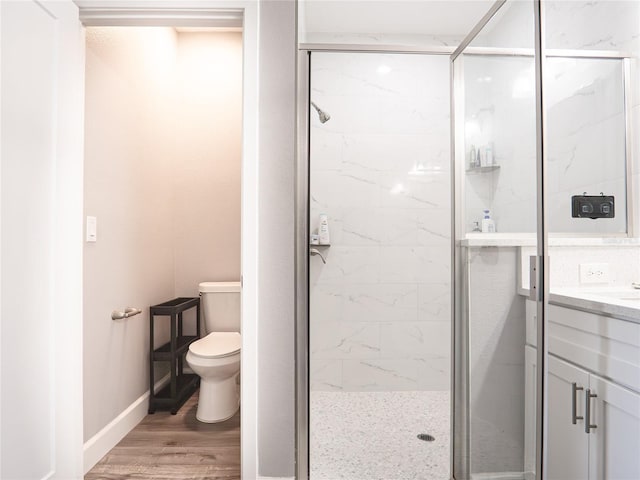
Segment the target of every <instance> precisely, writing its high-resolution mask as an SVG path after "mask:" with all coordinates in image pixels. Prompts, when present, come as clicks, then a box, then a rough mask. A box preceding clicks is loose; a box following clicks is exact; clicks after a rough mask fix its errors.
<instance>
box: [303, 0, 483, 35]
mask: <svg viewBox="0 0 640 480" xmlns="http://www.w3.org/2000/svg"><path fill="white" fill-rule="evenodd" d="M493 3H494V1H493V0H300V4H299V5H300V12H301V16H300V22H301V25H300V27H301V31H302V32H326V33H351V34H354V33H355V34H367V33H369V34H370V33H378V34H405V35H406V34H424V35H458V36H460V35H462V36H464V35H466V34H467V33H469V31H470V30H471V29H472V28H473V27H474V25H475V24H476V23H477V22H478V21H479V20H480V19H481V18H482V16H483V15H484V14H485V13H486V12H487V10H489V8H490V7H491V5H492V4H493Z"/></svg>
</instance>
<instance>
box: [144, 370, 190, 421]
mask: <svg viewBox="0 0 640 480" xmlns="http://www.w3.org/2000/svg"><path fill="white" fill-rule="evenodd" d="M199 380H200V378H199V377H198V375H195V374H190V373H184V374H182V375H178V376H177V377H176V391H175V395H173V394H172V392H171V384H170V383H169V384H167V385H165V386H164V387H163V388H161V389H160V391H158V392H157V393H156V394H155V395H154V411H151V408H150V409H149V413H154V412H155V408H158V409H168V410H171V414H172V415H175V414H176V413H178V410H179V409H180V407H181V406H182V405H184V402H186V401H187V400H188V399H189V397H190V396H191V395H193V393H194V392H195V391H196V389H197V388H198V383H199Z"/></svg>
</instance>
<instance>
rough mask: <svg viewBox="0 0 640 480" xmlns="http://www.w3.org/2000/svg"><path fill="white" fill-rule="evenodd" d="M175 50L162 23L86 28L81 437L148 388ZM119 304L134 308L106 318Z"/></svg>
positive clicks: (168, 294) (169, 242) (167, 294)
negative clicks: (93, 234) (90, 236)
mask: <svg viewBox="0 0 640 480" xmlns="http://www.w3.org/2000/svg"><path fill="white" fill-rule="evenodd" d="M175 55H176V38H175V31H174V30H173V29H171V28H154V29H141V28H128V29H113V28H90V29H87V53H86V109H85V139H86V143H85V184H84V191H85V214H86V215H94V216H96V217H97V219H98V241H97V242H96V243H86V244H85V249H84V405H85V416H84V418H85V421H84V431H85V441H86V440H88V439H89V438H91V437H92V436H93V435H95V434H96V433H97V432H98V431H100V429H101V428H102V427H104V426H105V425H106V424H108V423H109V422H110V421H111V420H113V419H114V418H115V417H116V416H117V415H118V414H120V413H121V412H122V411H123V410H125V409H126V408H127V407H128V406H129V405H130V404H131V403H132V402H133V401H134V400H135V399H137V398H138V397H139V396H140V395H142V394H143V393H144V392H145V391H146V390H147V389H148V353H149V338H148V336H149V335H148V331H149V330H148V329H149V325H148V324H149V321H148V307H149V306H150V305H153V304H155V303H158V302H162V301H164V300H168V299H171V298H173V295H174V281H173V275H174V273H173V270H174V269H173V256H174V252H173V225H172V222H171V209H172V200H173V198H172V192H171V184H172V175H171V173H172V166H171V162H172V154H173V149H172V148H167V147H171V144H167V143H166V142H165V141H163V140H164V139H168V138H172V137H173V132H172V128H171V122H170V120H172V115H173V104H172V101H171V92H172V90H173V66H174V64H175ZM127 306H131V307H137V308H141V309H142V311H143V313H142V314H141V315H138V316H136V317H133V318H131V319H128V320H120V321H117V322H114V321H112V320H111V317H110V315H111V311H112V310H121V309H124V308H125V307H127ZM162 330H164V332H163V331H162ZM162 337H165V338H166V337H167V329H166V328H164V329H161V330H160V332H159V336H158V341H160V339H161V338H162Z"/></svg>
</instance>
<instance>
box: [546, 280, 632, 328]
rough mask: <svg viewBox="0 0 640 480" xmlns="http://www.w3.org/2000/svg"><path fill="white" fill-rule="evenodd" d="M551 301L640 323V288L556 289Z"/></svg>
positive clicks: (552, 303)
mask: <svg viewBox="0 0 640 480" xmlns="http://www.w3.org/2000/svg"><path fill="white" fill-rule="evenodd" d="M549 303H550V304H551V305H558V306H561V307H568V308H573V309H577V310H583V311H585V312H590V313H596V314H601V315H607V316H610V317H615V318H621V319H623V320H628V321H631V322H635V323H640V290H636V289H633V288H630V287H629V288H620V287H617V288H616V287H608V288H600V289H597V290H595V289H594V290H590V289H578V288H563V289H555V290H553V291H552V292H551V296H550V298H549Z"/></svg>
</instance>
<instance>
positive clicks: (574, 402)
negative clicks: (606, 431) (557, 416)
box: [571, 382, 584, 425]
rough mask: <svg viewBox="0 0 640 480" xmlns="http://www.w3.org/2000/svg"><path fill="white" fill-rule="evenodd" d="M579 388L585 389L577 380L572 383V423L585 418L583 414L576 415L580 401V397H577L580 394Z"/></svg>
mask: <svg viewBox="0 0 640 480" xmlns="http://www.w3.org/2000/svg"><path fill="white" fill-rule="evenodd" d="M579 390H584V388H583V387H579V386H578V384H577V383H576V382H573V383H572V384H571V423H573V424H574V425H575V424H576V423H578V420H584V417H583V416H582V415H580V416H578V415H576V413H577V412H576V410H577V403H578V399H577V398H576V397H577V396H578V391H579Z"/></svg>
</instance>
